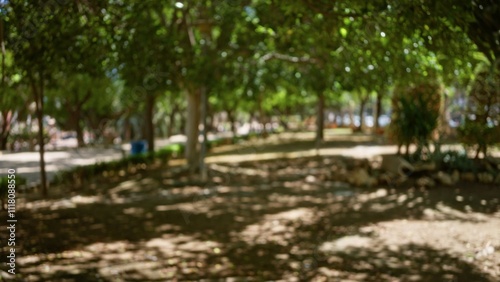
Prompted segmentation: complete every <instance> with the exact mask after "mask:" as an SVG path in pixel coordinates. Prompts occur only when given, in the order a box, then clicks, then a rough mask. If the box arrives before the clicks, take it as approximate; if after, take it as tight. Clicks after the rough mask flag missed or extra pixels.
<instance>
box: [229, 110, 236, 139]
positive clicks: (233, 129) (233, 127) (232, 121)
mask: <svg viewBox="0 0 500 282" xmlns="http://www.w3.org/2000/svg"><path fill="white" fill-rule="evenodd" d="M227 119H228V120H229V123H230V124H231V132H232V133H233V138H236V135H237V133H238V132H237V129H236V119H235V117H234V111H233V110H228V111H227Z"/></svg>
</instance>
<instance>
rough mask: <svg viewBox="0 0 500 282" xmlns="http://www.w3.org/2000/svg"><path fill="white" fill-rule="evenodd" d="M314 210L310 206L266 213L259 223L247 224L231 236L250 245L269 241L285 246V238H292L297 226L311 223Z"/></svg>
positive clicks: (313, 217)
mask: <svg viewBox="0 0 500 282" xmlns="http://www.w3.org/2000/svg"><path fill="white" fill-rule="evenodd" d="M316 213H317V212H316V211H315V210H314V209H310V208H298V209H293V210H289V211H285V212H281V213H277V214H270V215H266V216H265V217H264V218H263V219H262V220H261V221H260V222H259V223H256V224H251V225H248V226H247V227H246V228H245V229H244V230H243V231H241V232H238V233H235V232H233V234H232V235H233V236H234V237H235V238H237V239H239V240H243V241H245V242H247V243H248V244H250V245H254V244H266V243H269V242H272V243H275V244H279V245H284V246H287V245H288V242H287V239H290V238H292V237H293V236H294V235H293V234H294V233H295V232H296V229H297V227H299V226H300V225H302V224H312V223H313V222H314V219H315V218H316V217H315V215H316Z"/></svg>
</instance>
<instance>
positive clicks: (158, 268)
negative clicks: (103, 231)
mask: <svg viewBox="0 0 500 282" xmlns="http://www.w3.org/2000/svg"><path fill="white" fill-rule="evenodd" d="M223 252H224V247H223V246H222V245H221V244H220V243H218V242H214V241H200V240H198V239H196V238H194V237H192V236H187V235H182V234H169V235H164V236H163V237H159V238H153V239H150V240H148V241H145V242H139V243H133V244H132V243H130V242H127V241H116V242H111V243H102V242H100V243H94V244H91V245H88V246H86V247H84V248H82V249H81V250H71V251H64V252H61V253H51V254H38V255H32V256H23V257H20V258H19V259H18V262H19V264H20V265H21V266H22V269H23V272H24V273H26V274H27V275H28V276H29V273H44V274H46V275H49V276H50V275H54V274H55V273H57V272H65V273H68V274H78V273H82V272H87V271H89V270H90V269H95V270H96V271H97V273H96V275H97V276H96V279H98V278H99V279H105V280H106V281H108V280H109V281H122V280H120V276H121V275H123V274H125V273H132V274H127V275H129V276H127V277H128V278H129V279H139V280H141V281H147V280H154V279H164V280H165V279H171V278H174V277H176V275H177V274H180V273H183V274H187V273H196V272H197V269H198V268H204V267H206V265H207V261H206V259H207V254H208V255H211V256H214V257H217V258H216V259H214V261H213V262H214V264H213V266H214V269H213V270H212V272H213V273H217V272H220V271H224V270H227V269H230V268H232V267H233V265H232V264H231V263H230V261H229V260H228V259H227V258H226V257H224V256H222V253H223ZM32 265H33V266H32ZM130 275H132V276H133V277H132V276H130ZM31 278H32V279H30V281H44V279H43V277H37V278H35V277H31ZM117 279H118V280H117Z"/></svg>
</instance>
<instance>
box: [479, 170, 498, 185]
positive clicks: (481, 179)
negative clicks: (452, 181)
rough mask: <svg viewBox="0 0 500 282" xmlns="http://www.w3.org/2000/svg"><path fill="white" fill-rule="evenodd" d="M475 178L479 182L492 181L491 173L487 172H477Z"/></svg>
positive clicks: (488, 182) (487, 182) (486, 182)
mask: <svg viewBox="0 0 500 282" xmlns="http://www.w3.org/2000/svg"><path fill="white" fill-rule="evenodd" d="M477 179H478V180H479V182H480V183H484V184H491V183H493V181H494V178H493V175H492V174H491V173H488V172H482V173H478V175H477Z"/></svg>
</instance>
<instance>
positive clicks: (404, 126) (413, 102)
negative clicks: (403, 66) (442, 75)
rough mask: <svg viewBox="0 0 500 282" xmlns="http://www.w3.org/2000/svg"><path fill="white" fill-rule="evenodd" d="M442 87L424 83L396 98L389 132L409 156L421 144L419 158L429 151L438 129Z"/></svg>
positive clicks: (408, 89)
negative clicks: (415, 145) (412, 148)
mask: <svg viewBox="0 0 500 282" xmlns="http://www.w3.org/2000/svg"><path fill="white" fill-rule="evenodd" d="M440 97H441V96H440V86H439V85H438V84H437V83H423V84H420V85H418V86H415V87H409V88H397V89H396V93H395V95H394V97H393V117H392V121H391V125H390V126H389V132H390V134H391V135H392V138H393V139H395V141H396V142H397V143H398V145H399V148H398V152H399V150H400V148H401V146H402V145H405V146H406V155H408V154H409V152H408V148H409V146H410V144H413V143H415V144H417V152H416V155H420V154H421V153H422V150H423V149H424V148H427V149H428V147H429V140H430V138H431V134H432V132H433V131H434V130H435V129H436V127H437V125H438V117H439V106H440Z"/></svg>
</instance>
